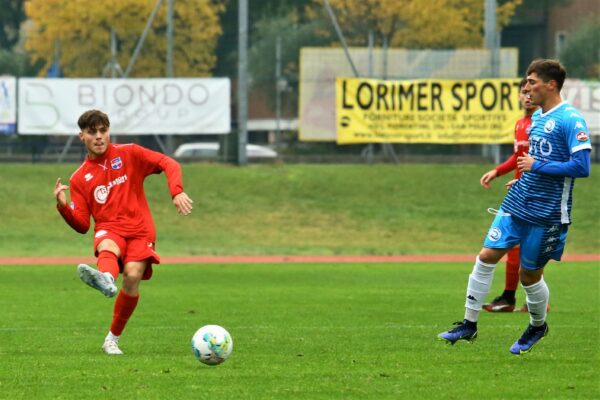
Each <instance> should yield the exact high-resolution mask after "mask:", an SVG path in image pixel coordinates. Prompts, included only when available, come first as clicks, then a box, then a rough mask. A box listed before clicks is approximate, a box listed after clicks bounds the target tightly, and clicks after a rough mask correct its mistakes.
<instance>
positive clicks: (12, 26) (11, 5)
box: [0, 0, 25, 49]
mask: <svg viewBox="0 0 600 400" xmlns="http://www.w3.org/2000/svg"><path fill="white" fill-rule="evenodd" d="M23 3H24V0H0V49H11V48H12V47H14V46H15V45H16V44H17V42H18V41H19V27H20V26H21V22H23V21H24V20H25V12H24V10H23Z"/></svg>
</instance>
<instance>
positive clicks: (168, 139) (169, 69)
mask: <svg viewBox="0 0 600 400" xmlns="http://www.w3.org/2000/svg"><path fill="white" fill-rule="evenodd" d="M166 77H167V78H173V0H167V66H166ZM157 137H158V136H157ZM159 143H160V142H159ZM165 144H166V146H165V147H166V149H167V154H173V151H174V147H175V146H174V144H173V133H170V134H167V135H165Z"/></svg>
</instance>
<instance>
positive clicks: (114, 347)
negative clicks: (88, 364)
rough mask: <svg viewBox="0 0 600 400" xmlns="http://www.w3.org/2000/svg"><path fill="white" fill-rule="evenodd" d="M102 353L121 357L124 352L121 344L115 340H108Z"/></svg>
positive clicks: (103, 346)
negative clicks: (120, 346)
mask: <svg viewBox="0 0 600 400" xmlns="http://www.w3.org/2000/svg"><path fill="white" fill-rule="evenodd" d="M102 351H104V352H105V353H106V354H108V355H109V356H116V355H121V354H123V352H122V351H121V349H120V348H119V343H117V342H116V341H115V340H110V339H106V340H105V341H104V344H103V345H102Z"/></svg>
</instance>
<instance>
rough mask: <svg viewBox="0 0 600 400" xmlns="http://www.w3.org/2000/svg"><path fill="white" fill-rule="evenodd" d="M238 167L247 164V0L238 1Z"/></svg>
mask: <svg viewBox="0 0 600 400" xmlns="http://www.w3.org/2000/svg"><path fill="white" fill-rule="evenodd" d="M237 86H238V87H237V125H238V127H237V128H238V149H237V150H238V151H237V163H238V165H246V164H248V157H247V155H246V143H248V0H238V85H237Z"/></svg>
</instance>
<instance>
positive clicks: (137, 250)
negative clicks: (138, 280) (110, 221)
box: [94, 230, 160, 280]
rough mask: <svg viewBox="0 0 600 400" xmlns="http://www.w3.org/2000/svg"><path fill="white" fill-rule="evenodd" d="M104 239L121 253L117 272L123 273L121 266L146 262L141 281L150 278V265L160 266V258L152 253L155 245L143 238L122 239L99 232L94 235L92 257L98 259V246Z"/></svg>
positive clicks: (103, 231)
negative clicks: (133, 262)
mask: <svg viewBox="0 0 600 400" xmlns="http://www.w3.org/2000/svg"><path fill="white" fill-rule="evenodd" d="M105 239H110V240H112V241H113V242H115V244H116V245H117V247H119V250H120V252H121V257H119V271H120V272H121V273H123V266H124V265H125V264H127V263H128V262H131V261H144V260H148V267H146V270H145V271H144V275H143V276H142V279H143V280H148V279H150V278H151V277H152V264H160V257H159V256H158V254H156V252H155V251H154V247H155V245H156V244H155V243H154V242H151V241H149V240H148V239H143V238H124V237H122V236H119V235H117V234H115V233H111V232H107V231H105V230H100V231H98V232H96V234H95V235H94V255H95V256H96V257H98V250H97V248H98V245H99V244H100V242H102V241H103V240H105Z"/></svg>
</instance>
